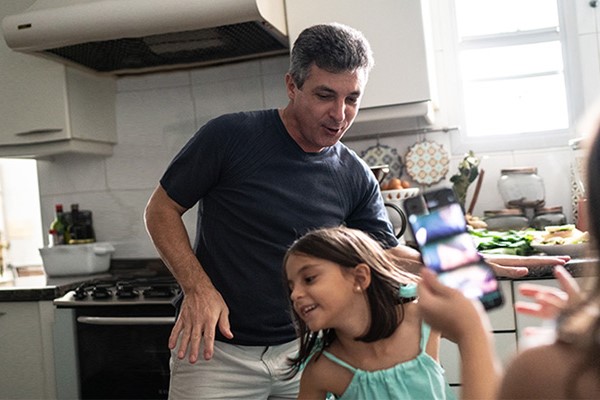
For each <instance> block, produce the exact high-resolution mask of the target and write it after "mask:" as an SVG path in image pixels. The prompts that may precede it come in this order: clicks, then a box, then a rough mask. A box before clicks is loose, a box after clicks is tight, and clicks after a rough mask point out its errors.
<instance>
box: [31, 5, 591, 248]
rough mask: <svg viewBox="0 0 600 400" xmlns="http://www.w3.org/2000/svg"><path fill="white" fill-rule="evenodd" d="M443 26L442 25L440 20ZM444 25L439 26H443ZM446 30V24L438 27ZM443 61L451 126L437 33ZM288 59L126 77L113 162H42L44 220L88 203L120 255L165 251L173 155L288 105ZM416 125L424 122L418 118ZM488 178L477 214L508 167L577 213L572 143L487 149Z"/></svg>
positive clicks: (445, 121)
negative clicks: (162, 189)
mask: <svg viewBox="0 0 600 400" xmlns="http://www.w3.org/2000/svg"><path fill="white" fill-rule="evenodd" d="M432 3H433V5H434V7H433V11H434V12H433V17H432V18H434V19H435V20H436V23H434V26H438V27H439V26H443V25H445V24H446V23H445V22H444V21H446V20H447V19H444V13H445V12H447V10H445V8H446V2H445V1H444V0H436V1H432ZM577 7H578V8H577V16H578V19H579V20H580V21H581V26H580V30H579V32H578V44H579V46H580V50H581V53H582V62H581V63H580V64H579V65H580V67H579V68H581V76H582V79H583V81H584V82H585V85H584V87H585V93H584V94H583V97H584V101H585V103H586V104H591V102H592V101H593V99H595V97H596V95H597V94H598V93H600V67H599V66H600V61H599V60H600V47H599V45H598V28H597V26H598V11H597V9H592V8H590V7H589V6H587V2H578V6H577ZM440 21H441V23H438V22H440ZM436 24H437V25H436ZM438 29H439V28H438ZM435 33H436V34H437V37H436V38H434V40H435V42H436V43H437V44H436V46H437V47H436V63H437V70H438V83H439V104H440V105H441V107H440V111H438V113H437V116H436V117H437V120H438V122H439V123H440V124H442V125H447V126H452V121H453V119H454V118H453V114H455V113H456V110H454V109H453V108H452V107H453V102H452V91H451V90H450V89H449V88H448V87H447V85H446V83H447V82H448V81H449V78H448V76H449V75H450V76H451V71H450V70H449V69H448V67H447V66H446V64H445V61H444V60H445V57H444V51H445V50H444V46H443V45H441V44H440V43H443V41H442V40H441V39H442V38H440V33H439V31H438V32H435ZM286 70H287V57H275V58H271V59H264V60H259V61H251V62H244V63H241V64H232V65H225V66H220V67H212V68H203V69H198V70H191V71H178V72H171V73H161V74H151V75H143V76H131V77H123V78H120V79H119V80H118V94H117V133H118V144H117V145H116V146H115V148H114V155H113V156H111V157H108V158H90V157H83V156H62V157H57V158H55V159H54V160H51V161H40V162H38V174H39V184H40V198H41V207H42V220H43V226H48V225H49V223H50V221H51V219H52V213H53V206H54V204H55V203H57V202H62V203H63V204H65V205H68V204H70V203H72V202H77V203H79V204H80V208H83V209H90V210H92V211H93V213H94V224H95V228H96V234H97V238H98V240H100V241H111V242H112V243H114V245H115V247H116V253H115V255H114V257H115V258H154V257H157V254H156V251H155V250H154V248H153V246H152V244H151V243H150V240H149V239H148V236H147V234H146V232H145V229H144V224H143V209H144V206H145V204H146V201H147V200H148V198H149V196H150V194H151V193H152V190H153V189H154V188H155V186H156V184H157V182H158V180H159V178H160V176H161V175H162V173H163V171H164V169H165V168H166V167H167V165H168V163H169V161H170V160H171V158H172V157H173V156H174V155H175V154H176V152H177V151H178V150H179V149H180V148H181V146H183V144H184V143H185V142H186V141H187V140H188V139H189V138H190V137H191V135H192V134H193V133H194V132H195V131H196V129H197V128H198V127H199V126H201V125H202V124H203V123H205V122H206V121H207V120H208V119H209V118H211V117H213V116H216V115H219V114H221V113H224V112H229V111H238V110H251V109H259V108H265V107H281V106H284V105H285V104H286V102H287V97H286V95H285V91H284V82H283V74H284V73H285V71H286ZM415 126H416V127H418V126H419V124H418V123H417V122H415ZM425 138H427V139H431V140H435V141H438V142H439V143H441V144H442V145H443V146H444V148H445V149H447V150H448V151H450V148H451V143H450V139H449V137H448V135H447V134H445V133H430V134H426V135H424V134H421V135H403V136H397V137H393V138H381V139H380V140H379V142H380V143H381V144H387V145H390V146H394V147H396V148H397V149H398V152H399V154H400V155H402V156H403V155H404V154H405V153H406V151H407V149H408V147H409V146H411V145H412V144H414V143H416V142H417V141H420V140H422V139H425ZM376 142H377V140H376V139H375V138H373V139H369V140H363V141H348V142H347V144H348V145H349V146H350V147H351V148H353V149H355V150H356V151H357V152H358V153H359V154H360V152H362V151H363V150H365V149H366V148H368V147H369V146H372V145H375V144H376ZM481 156H484V160H483V162H482V165H481V167H482V168H483V169H485V171H486V174H485V180H484V183H483V189H482V191H481V195H480V198H479V201H478V203H477V206H476V208H475V215H481V214H482V212H483V210H493V209H498V208H502V203H501V200H500V197H499V193H498V191H497V188H496V182H497V180H498V178H499V173H500V169H501V168H505V167H512V166H525V165H527V166H537V167H538V170H539V175H540V176H542V178H543V179H544V181H545V183H546V192H547V193H546V202H547V205H548V206H554V205H562V206H563V207H565V212H566V214H567V215H568V217H569V219H571V208H570V207H571V206H570V204H571V201H570V178H569V165H570V157H571V154H570V149H569V148H568V147H567V145H566V144H565V146H564V147H561V148H555V149H546V150H543V151H533V152H521V151H518V150H514V151H510V152H503V153H489V154H481ZM461 159H462V155H461V154H458V155H453V156H452V159H451V163H450V166H449V173H448V175H447V177H449V176H450V175H452V174H453V173H454V172H455V171H456V168H457V163H458V162H459V161H460V160H461ZM194 211H195V210H191V211H190V212H188V213H187V214H186V224H187V226H188V228H190V230H191V235H192V238H193V235H194V229H193V224H194Z"/></svg>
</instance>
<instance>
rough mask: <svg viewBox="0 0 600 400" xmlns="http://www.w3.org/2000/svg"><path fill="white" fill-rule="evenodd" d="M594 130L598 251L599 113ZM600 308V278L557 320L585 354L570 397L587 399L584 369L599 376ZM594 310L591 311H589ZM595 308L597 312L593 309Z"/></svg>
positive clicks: (595, 239) (592, 196) (592, 222)
mask: <svg viewBox="0 0 600 400" xmlns="http://www.w3.org/2000/svg"><path fill="white" fill-rule="evenodd" d="M593 129H594V132H589V133H590V134H591V136H590V137H589V139H590V141H589V142H588V143H587V144H588V145H589V148H588V150H587V151H588V153H587V157H588V158H587V163H586V172H587V180H586V182H585V183H586V192H587V197H588V201H587V206H588V210H587V211H588V216H589V221H588V226H589V233H590V237H591V245H592V247H593V248H594V249H596V250H598V249H599V248H600V247H599V244H600V243H599V238H600V208H598V207H596V206H595V205H597V204H600V184H598V176H597V174H598V171H600V115H598V116H596V120H595V121H594V125H593ZM598 275H600V264H598V265H596V276H598ZM598 307H600V279H598V278H596V280H595V284H594V287H593V289H592V290H591V291H590V292H589V293H588V294H587V295H586V297H585V298H584V300H583V301H582V302H580V303H578V304H575V305H573V306H572V307H570V308H568V309H566V310H565V311H564V312H563V313H562V314H561V316H560V317H559V321H558V335H559V340H561V341H563V342H567V343H569V344H572V345H573V346H575V347H577V348H578V349H579V350H580V351H581V354H582V355H583V360H582V362H581V365H580V367H581V368H574V369H573V371H572V373H571V376H570V377H569V379H568V384H567V389H566V390H567V396H568V397H569V398H585V397H587V396H589V393H587V394H586V393H582V392H581V390H578V386H577V384H578V382H579V381H580V378H581V377H583V376H585V373H584V371H588V372H592V373H594V374H596V376H597V377H599V378H600V317H599V316H598V314H597V310H598ZM590 310H591V312H590ZM594 310H595V312H594Z"/></svg>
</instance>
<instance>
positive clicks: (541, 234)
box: [532, 224, 590, 245]
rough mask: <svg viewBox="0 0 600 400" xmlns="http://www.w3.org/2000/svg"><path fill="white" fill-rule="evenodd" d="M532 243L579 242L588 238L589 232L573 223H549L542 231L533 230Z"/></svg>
mask: <svg viewBox="0 0 600 400" xmlns="http://www.w3.org/2000/svg"><path fill="white" fill-rule="evenodd" d="M535 232H536V234H535V237H534V238H533V240H532V244H534V245H561V244H579V243H586V242H588V241H589V240H590V236H589V233H588V232H587V231H586V232H583V231H580V230H579V229H577V228H576V227H575V225H573V224H566V225H551V226H547V227H546V228H544V230H543V231H535Z"/></svg>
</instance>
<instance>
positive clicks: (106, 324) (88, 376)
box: [77, 316, 173, 399]
mask: <svg viewBox="0 0 600 400" xmlns="http://www.w3.org/2000/svg"><path fill="white" fill-rule="evenodd" d="M121 318H123V317H121V316H119V317H113V316H111V317H108V318H107V317H87V316H83V317H82V316H78V318H77V340H78V354H79V374H80V376H79V378H80V385H81V397H82V398H83V399H166V398H167V396H168V391H169V358H170V351H169V348H168V346H167V343H168V339H169V335H170V333H171V329H172V327H173V323H172V322H171V323H168V322H167V321H168V319H169V318H168V317H166V318H164V317H150V320H153V321H152V322H150V323H147V322H144V317H136V318H128V317H125V319H124V320H122V322H121ZM145 318H147V317H145ZM161 318H163V319H164V320H165V322H157V321H159V320H160V319H161ZM171 318H172V317H171ZM88 319H89V320H91V321H88Z"/></svg>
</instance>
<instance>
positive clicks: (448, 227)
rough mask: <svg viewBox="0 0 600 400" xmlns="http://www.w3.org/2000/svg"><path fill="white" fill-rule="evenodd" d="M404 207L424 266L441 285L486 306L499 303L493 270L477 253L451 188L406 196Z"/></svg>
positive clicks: (500, 303) (501, 299) (499, 294)
mask: <svg viewBox="0 0 600 400" xmlns="http://www.w3.org/2000/svg"><path fill="white" fill-rule="evenodd" d="M404 206H405V209H406V213H407V215H408V222H409V226H410V229H411V230H412V232H413V236H414V238H415V241H416V242H417V245H418V246H419V250H420V252H421V257H422V259H423V263H424V264H425V266H427V267H428V268H430V269H432V270H434V271H435V272H436V273H437V274H438V279H439V280H440V281H441V282H442V283H444V284H445V285H448V286H451V287H453V288H455V289H458V290H460V291H461V292H462V293H463V294H464V295H465V296H467V297H469V298H472V299H475V298H477V299H479V300H480V301H481V302H482V303H483V305H484V307H485V308H486V309H491V308H494V307H498V306H500V305H502V303H503V298H502V292H501V291H500V285H499V283H498V281H497V279H496V276H495V274H494V271H493V270H492V269H491V268H490V266H489V265H488V264H487V263H486V262H485V260H484V259H483V257H482V256H481V255H480V254H479V253H478V252H477V248H476V247H475V243H474V242H473V239H472V238H471V235H470V234H469V232H468V231H467V224H466V220H465V216H464V212H463V209H462V207H461V205H460V204H459V203H458V202H457V201H456V196H455V195H454V192H453V191H452V189H449V188H448V189H438V190H435V191H432V192H428V193H425V194H423V195H420V196H417V197H413V198H409V199H406V200H405V202H404Z"/></svg>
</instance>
